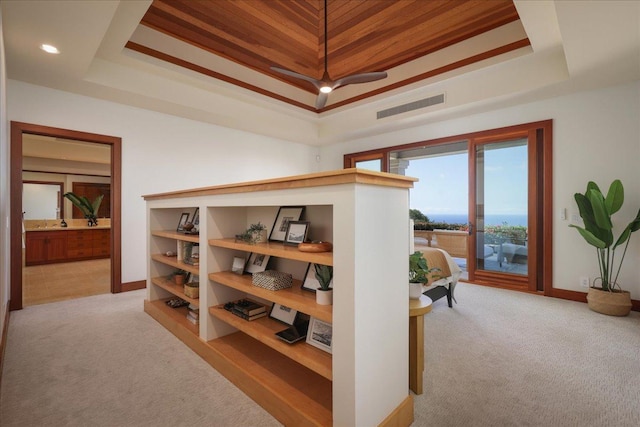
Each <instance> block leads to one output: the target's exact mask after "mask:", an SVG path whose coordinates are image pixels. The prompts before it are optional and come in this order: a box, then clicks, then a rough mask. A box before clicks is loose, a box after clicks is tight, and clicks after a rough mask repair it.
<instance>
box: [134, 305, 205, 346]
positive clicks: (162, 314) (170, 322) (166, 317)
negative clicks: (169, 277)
mask: <svg viewBox="0 0 640 427" xmlns="http://www.w3.org/2000/svg"><path fill="white" fill-rule="evenodd" d="M169 299H170V298H166V299H161V300H156V301H147V300H145V302H144V311H145V312H146V313H148V314H150V315H151V316H152V317H153V318H154V319H156V320H157V321H158V322H160V323H161V324H162V325H163V326H164V327H165V328H167V329H169V330H170V331H172V332H174V333H176V328H177V329H178V330H179V331H180V332H182V333H184V332H187V333H190V334H192V335H193V336H194V337H196V338H197V337H198V335H199V333H200V331H199V326H198V325H194V324H193V323H191V322H189V321H188V320H187V313H188V312H189V309H188V308H187V307H178V308H171V307H169V306H168V305H167V304H166V302H167V301H168V300H169Z"/></svg>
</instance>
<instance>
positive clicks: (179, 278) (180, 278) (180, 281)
mask: <svg viewBox="0 0 640 427" xmlns="http://www.w3.org/2000/svg"><path fill="white" fill-rule="evenodd" d="M172 276H173V281H174V282H175V284H176V285H179V286H182V285H184V282H185V281H186V279H187V272H186V271H184V270H180V269H178V270H176V271H174V272H173V274H172Z"/></svg>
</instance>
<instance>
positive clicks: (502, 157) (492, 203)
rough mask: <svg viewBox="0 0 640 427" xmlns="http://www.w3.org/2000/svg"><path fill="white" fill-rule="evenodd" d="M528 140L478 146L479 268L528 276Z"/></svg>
mask: <svg viewBox="0 0 640 427" xmlns="http://www.w3.org/2000/svg"><path fill="white" fill-rule="evenodd" d="M527 166H528V161H527V139H526V138H519V139H514V140H510V141H504V142H495V143H491V144H478V145H476V146H475V169H476V172H475V189H474V192H475V212H474V216H475V220H474V221H473V223H474V224H475V229H474V230H473V231H472V232H473V233H474V237H475V240H476V256H475V259H474V260H473V263H474V266H475V270H476V271H480V270H483V271H489V272H499V273H510V274H514V275H519V276H527V272H528V267H529V255H528V250H527V249H528V242H527V240H528V239H527V224H528V197H527V196H528V188H529V184H528V179H527V176H528V174H527Z"/></svg>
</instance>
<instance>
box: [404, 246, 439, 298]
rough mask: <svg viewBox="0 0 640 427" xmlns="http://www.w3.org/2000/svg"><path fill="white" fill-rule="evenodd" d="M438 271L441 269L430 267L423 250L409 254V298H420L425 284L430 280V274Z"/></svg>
mask: <svg viewBox="0 0 640 427" xmlns="http://www.w3.org/2000/svg"><path fill="white" fill-rule="evenodd" d="M436 271H440V269H439V268H436V267H434V268H429V266H428V265H427V260H426V259H424V257H423V256H422V252H420V251H415V252H414V253H412V254H411V255H409V298H411V299H419V298H420V295H422V291H423V286H424V284H425V283H427V282H428V281H429V275H430V274H431V273H433V272H436Z"/></svg>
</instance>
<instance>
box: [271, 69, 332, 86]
mask: <svg viewBox="0 0 640 427" xmlns="http://www.w3.org/2000/svg"><path fill="white" fill-rule="evenodd" d="M271 69H272V70H273V71H276V72H278V73H280V74H284V75H285V76H289V77H295V78H296V79H301V80H306V81H308V82H309V83H311V84H313V85H314V86H315V87H316V88H318V89H319V88H320V86H321V85H322V82H321V81H320V80H318V79H314V78H313V77H309V76H305V75H304V74H300V73H296V72H295V71H291V70H287V69H286V68H280V67H271Z"/></svg>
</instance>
